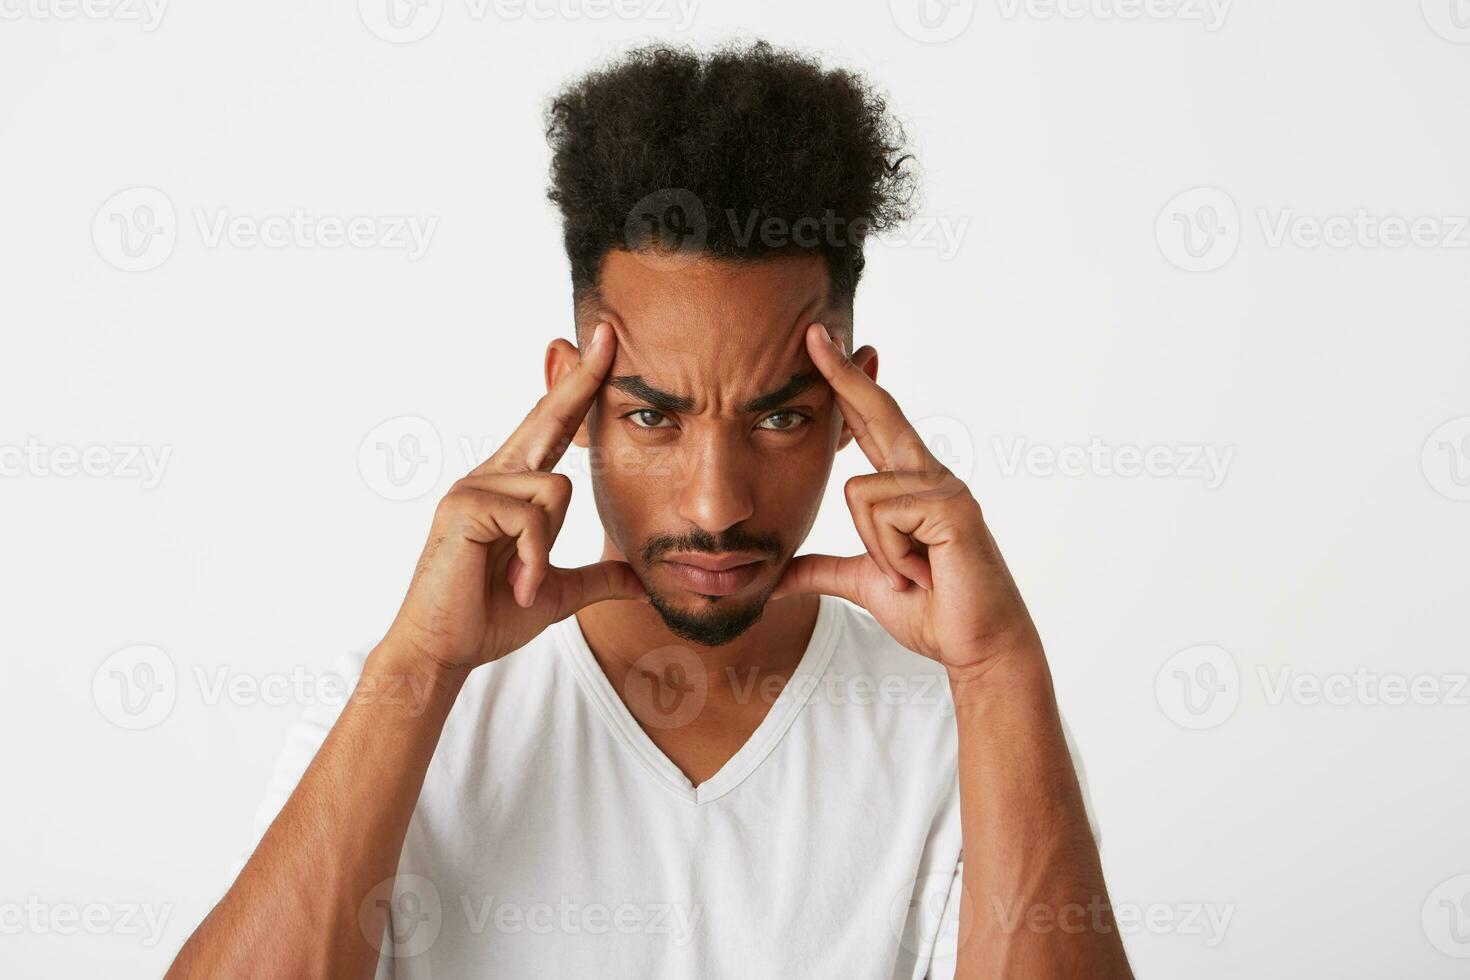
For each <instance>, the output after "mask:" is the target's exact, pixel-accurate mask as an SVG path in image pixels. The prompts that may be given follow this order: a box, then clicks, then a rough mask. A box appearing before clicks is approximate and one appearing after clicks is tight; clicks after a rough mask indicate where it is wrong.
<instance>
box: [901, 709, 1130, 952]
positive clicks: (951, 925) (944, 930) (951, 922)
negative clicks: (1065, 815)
mask: <svg viewBox="0 0 1470 980" xmlns="http://www.w3.org/2000/svg"><path fill="white" fill-rule="evenodd" d="M1062 737H1063V738H1064V739H1065V740H1066V743H1067V754H1068V755H1070V756H1071V757H1072V768H1073V769H1075V770H1077V785H1078V786H1079V787H1080V788H1081V789H1082V808H1083V810H1085V811H1086V812H1087V825H1088V826H1089V827H1091V828H1092V839H1093V840H1094V841H1096V842H1097V846H1098V848H1099V850H1101V848H1102V830H1101V828H1100V827H1099V825H1098V821H1097V814H1096V813H1095V812H1094V811H1093V809H1092V794H1091V793H1090V792H1088V789H1087V773H1086V772H1084V771H1083V768H1082V754H1081V753H1080V752H1079V751H1078V750H1077V742H1076V740H1075V739H1073V737H1072V729H1071V728H1070V727H1069V726H1068V725H1067V719H1066V718H1063V719H1062ZM964 875H965V858H964V852H961V853H960V860H959V861H958V862H957V863H956V864H955V869H954V878H953V880H951V882H950V886H949V898H948V899H947V900H946V902H945V907H944V918H943V919H942V923H943V924H942V927H941V928H940V930H939V935H938V937H937V938H936V939H935V941H934V952H933V954H932V956H931V957H930V960H929V971H928V972H927V973H925V974H924V976H925V978H926V980H954V971H955V959H956V953H957V951H958V944H959V922H960V893H961V890H962V883H963V881H964Z"/></svg>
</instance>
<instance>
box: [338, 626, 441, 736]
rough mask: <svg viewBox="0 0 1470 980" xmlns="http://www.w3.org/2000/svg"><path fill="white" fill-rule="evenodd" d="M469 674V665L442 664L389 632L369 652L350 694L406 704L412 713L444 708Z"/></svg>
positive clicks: (384, 701)
mask: <svg viewBox="0 0 1470 980" xmlns="http://www.w3.org/2000/svg"><path fill="white" fill-rule="evenodd" d="M469 674H470V668H469V667H464V666H450V665H446V664H443V663H441V662H439V661H438V660H435V659H434V658H433V657H429V656H425V655H424V654H423V652H422V651H420V650H419V649H417V648H416V647H413V646H412V645H410V644H405V643H403V642H402V641H400V640H399V639H398V638H396V637H394V636H393V635H391V634H390V635H388V636H385V637H384V638H383V640H382V641H381V642H380V643H379V644H378V645H377V646H376V647H374V648H373V651H372V653H371V654H369V655H368V658H367V661H366V663H364V665H363V671H362V676H361V677H360V678H359V679H358V683H357V689H356V691H355V692H354V695H353V696H354V698H377V699H378V700H380V701H381V702H383V703H387V704H406V705H408V706H409V707H410V708H411V709H412V710H411V712H410V713H411V714H413V715H415V716H416V715H419V714H422V713H423V712H424V711H425V710H427V709H429V708H434V707H437V708H440V709H442V710H444V711H447V710H448V709H449V707H450V706H451V705H453V703H454V701H455V699H456V698H457V697H458V696H459V691H460V688H462V687H463V686H464V683H465V681H466V680H467V679H468V678H469Z"/></svg>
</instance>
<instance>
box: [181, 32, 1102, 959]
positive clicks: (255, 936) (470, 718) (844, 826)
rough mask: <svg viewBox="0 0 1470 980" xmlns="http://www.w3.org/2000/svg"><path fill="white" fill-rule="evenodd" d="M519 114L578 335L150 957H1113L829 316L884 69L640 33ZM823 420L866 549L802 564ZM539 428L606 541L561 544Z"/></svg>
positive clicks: (988, 639) (990, 609)
mask: <svg viewBox="0 0 1470 980" xmlns="http://www.w3.org/2000/svg"><path fill="white" fill-rule="evenodd" d="M549 135H550V138H551V141H552V145H553V150H554V156H553V166H552V170H553V188H552V192H551V197H552V199H553V200H554V201H556V202H557V203H558V204H559V205H560V207H561V210H562V215H563V220H564V226H565V242H566V248H567V253H568V256H569V258H570V260H571V267H572V285H573V298H574V305H575V311H576V326H577V337H578V344H577V345H576V346H575V347H574V346H573V345H572V344H570V343H568V342H567V341H564V340H556V341H553V342H552V343H551V345H550V347H549V349H548V351H547V356H546V364H545V371H546V382H547V388H548V391H547V394H546V395H545V397H543V398H542V399H541V400H540V402H539V403H538V404H537V405H536V407H535V409H534V410H533V411H532V412H531V413H530V414H529V415H528V416H527V417H526V419H525V420H524V421H523V422H522V423H521V424H520V426H519V427H518V428H517V429H516V430H515V432H514V433H513V434H512V435H511V436H510V437H509V438H508V439H507V440H506V442H505V443H504V445H502V446H501V447H500V449H499V450H498V451H497V452H496V453H495V454H494V455H493V456H492V457H490V458H489V459H488V460H486V461H485V462H484V463H482V464H481V465H480V466H479V467H477V468H476V469H475V470H474V471H473V472H471V473H470V474H469V475H467V476H465V477H464V478H463V479H461V480H459V481H458V482H457V483H455V485H454V487H453V488H452V489H451V490H450V492H449V493H448V494H447V495H446V496H445V497H444V499H443V501H442V502H441V503H440V504H439V507H438V509H437V511H436V513H435V516H434V521H433V526H432V528H431V530H430V533H429V539H428V543H427V545H426V546H425V548H424V552H423V556H422V558H421V559H420V561H419V564H418V567H417V569H416V571H415V573H414V575H413V579H412V583H411V584H410V586H409V589H408V594H407V596H406V598H405V600H404V602H403V605H402V608H401V609H400V610H399V612H398V615H397V617H396V618H395V620H394V622H393V624H392V626H391V627H390V629H389V630H388V632H387V634H386V635H385V636H384V638H383V640H382V641H381V643H379V644H378V645H377V646H376V647H375V648H374V649H373V650H372V652H371V654H370V655H369V656H368V657H367V658H366V660H365V662H364V663H362V664H361V665H360V667H358V666H353V667H351V668H350V669H349V673H351V674H353V675H356V676H355V680H356V688H355V691H354V696H353V697H352V698H351V699H350V700H348V702H347V703H346V704H345V706H344V707H343V708H342V709H341V710H340V712H339V713H337V714H335V715H329V716H326V717H317V718H315V719H314V721H315V723H314V724H309V725H307V726H305V727H303V728H302V729H299V730H298V732H297V733H296V735H295V736H294V741H293V744H292V747H291V748H290V749H289V750H288V756H287V761H283V765H282V770H281V774H280V776H279V779H278V787H277V788H278V791H279V792H280V793H281V794H282V795H285V794H286V793H287V792H289V799H287V800H285V802H284V805H283V806H281V807H280V809H279V813H278V814H276V815H275V818H274V820H273V821H272V822H271V823H270V825H269V828H268V829H267V830H266V831H265V833H264V836H263V838H262V839H261V841H260V843H259V845H258V847H257V848H256V849H255V851H254V853H253V854H252V855H251V857H250V859H249V861H248V862H247V863H246V864H245V865H244V867H243V869H242V870H241V872H240V874H239V876H238V878H237V879H236V881H235V883H234V885H233V887H231V888H230V890H229V891H228V893H227V894H226V895H225V896H224V897H223V898H222V899H221V901H220V902H219V904H218V905H217V906H216V907H215V908H214V910H213V911H212V912H211V913H210V914H209V916H208V917H207V918H206V919H205V920H204V922H203V923H202V924H201V925H200V926H199V928H198V930H197V931H196V932H195V933H194V935H193V936H192V937H191V938H190V939H189V941H188V942H187V943H186V944H185V946H184V948H183V950H182V951H181V952H180V954H179V956H178V959H177V961H176V962H175V963H174V966H173V969H172V970H171V971H170V973H171V975H172V976H242V975H249V976H293V977H296V976H303V975H322V976H334V977H340V976H368V975H371V974H372V973H373V972H374V970H375V969H376V970H377V971H378V973H379V974H380V975H383V976H396V977H414V978H417V977H439V978H444V977H459V976H476V977H483V976H506V977H574V976H576V977H580V976H592V975H597V976H606V977H630V978H633V977H636V978H645V977H670V978H675V977H679V978H682V977H753V978H771V977H842V978H847V977H906V978H916V977H923V976H932V977H939V976H945V977H948V976H961V977H1000V976H1004V977H1103V978H1111V977H1126V976H1129V975H1130V974H1129V970H1128V965H1127V962H1126V959H1125V957H1124V953H1123V948H1122V944H1121V942H1120V940H1119V938H1118V934H1117V931H1116V929H1115V928H1114V925H1113V922H1112V919H1111V917H1110V915H1109V913H1108V911H1107V895H1106V890H1105V887H1104V883H1103V877H1102V872H1101V868H1100V864H1099V860H1098V854H1097V848H1096V845H1095V842H1094V835H1093V833H1092V831H1091V830H1090V828H1089V823H1088V815H1087V813H1086V809H1085V802H1084V792H1083V790H1082V788H1081V785H1080V784H1079V780H1078V777H1077V775H1076V773H1075V771H1074V766H1073V761H1072V759H1071V757H1070V754H1069V746H1068V744H1067V739H1066V736H1065V734H1064V730H1063V727H1062V723H1061V719H1060V715H1059V713H1058V710H1057V706H1056V701H1055V698H1054V696H1053V693H1052V686H1051V679H1050V675H1049V673H1048V669H1047V665H1046V661H1045V658H1044V655H1043V652H1042V646H1041V642H1040V640H1039V637H1038V634H1037V631H1036V629H1035V627H1034V626H1033V624H1032V622H1031V619H1030V617H1029V615H1028V614H1027V611H1026V608H1025V606H1024V605H1023V603H1022V601H1021V598H1020V595H1019V594H1018V592H1017V590H1016V587H1015V584H1014V583H1013V582H1012V580H1011V577H1010V575H1009V573H1008V572H1007V570H1006V566H1005V563H1004V561H1003V560H1002V559H1001V556H1000V553H999V551H998V550H997V548H996V545H995V542H994V540H993V539H992V538H991V536H990V534H989V532H988V531H987V530H986V526H985V523H984V520H983V518H982V516H981V510H980V507H979V505H978V504H977V503H976V501H975V498H974V497H973V496H972V494H971V493H970V490H969V489H968V487H966V486H965V485H964V483H962V482H961V481H959V480H958V479H956V478H955V477H954V475H953V474H951V473H950V472H948V471H947V470H946V469H945V468H944V467H943V466H942V465H940V464H939V462H938V461H937V460H936V459H935V458H934V456H933V455H932V454H931V453H930V452H929V451H928V449H927V448H926V447H925V446H924V444H923V443H922V441H921V440H920V439H919V438H918V436H917V434H916V433H915V431H914V429H913V427H912V426H911V425H910V424H909V422H908V421H907V420H906V419H905V417H904V414H903V412H902V410H901V409H900V408H899V406H898V405H897V404H896V402H895V401H894V400H893V398H892V397H891V396H890V395H888V394H887V393H886V392H885V391H883V389H881V388H880V387H879V386H878V385H877V383H876V378H877V368H878V359H877V353H876V351H874V349H873V348H872V347H863V348H861V349H858V350H856V351H854V350H853V346H852V344H853V335H854V327H853V319H854V317H853V295H854V290H855V288H856V285H857V281H858V278H859V276H860V273H861V271H862V267H863V262H862V240H863V236H864V235H865V234H867V233H869V232H871V231H873V230H878V229H881V228H884V227H888V226H890V225H891V224H893V223H894V222H895V221H898V220H900V219H902V218H903V217H904V215H905V210H906V203H907V194H908V192H909V190H910V183H911V178H910V173H909V171H908V170H907V168H906V166H905V164H906V163H907V158H906V157H903V156H901V155H900V153H899V146H900V141H899V138H898V130H897V127H896V125H895V124H894V123H893V122H892V121H891V120H890V119H889V118H888V117H887V115H886V113H885V109H884V106H883V103H882V101H881V100H880V99H878V98H876V97H875V96H874V95H873V94H872V92H871V91H870V90H869V89H868V88H867V87H866V85H865V84H864V83H863V82H862V81H861V80H860V79H858V78H856V77H854V76H852V75H850V74H847V73H843V72H836V71H827V70H824V69H822V68H821V67H820V66H818V65H816V64H814V63H812V62H810V61H808V60H807V59H805V58H803V57H800V56H797V55H793V54H789V53H783V52H779V51H776V50H774V49H772V48H770V47H769V46H767V45H764V44H756V45H753V46H750V47H747V48H730V49H726V50H723V51H719V52H716V53H714V54H712V55H706V56H702V57H701V56H698V55H695V54H692V53H688V52H684V51H680V50H676V49H668V48H662V47H653V48H647V49H643V50H640V51H636V52H634V53H632V54H630V55H628V56H626V57H625V58H623V59H622V60H620V61H619V62H617V63H615V64H614V65H612V66H610V67H608V68H606V69H604V70H602V71H599V72H594V73H592V74H590V75H588V76H587V77H585V78H583V79H581V80H580V81H578V82H577V83H575V84H574V85H572V86H571V87H569V88H568V89H567V90H566V91H565V92H563V93H562V95H561V96H560V97H558V98H557V99H556V100H555V101H554V102H553V104H552V108H551V112H550V128H549ZM850 441H855V442H856V443H857V444H858V446H859V447H860V449H861V451H862V452H863V453H864V454H865V455H866V456H867V458H868V459H869V460H870V461H871V462H872V465H873V469H874V472H872V473H871V474H865V475H862V476H860V477H858V478H856V479H854V480H851V481H849V482H848V484H847V487H846V491H847V494H846V496H847V503H848V505H849V508H850V510H851V513H852V518H853V521H854V524H855V526H856V529H857V531H858V533H859V535H860V537H861V539H862V541H863V543H864V545H865V546H866V548H867V553H866V554H863V555H859V556H854V557H848V558H837V557H831V556H820V555H801V556H799V557H798V556H797V549H798V547H799V546H800V545H801V543H802V542H803V540H804V539H805V538H806V535H807V533H808V531H809V530H810V529H811V527H812V524H813V521H814V520H815V518H816V514H817V509H818V506H819V504H820V502H821V500H822V497H823V493H824V491H825V489H826V486H827V482H828V479H829V476H830V474H831V467H832V462H833V456H834V454H835V453H836V452H837V451H838V450H839V449H841V448H842V447H844V446H846V445H847V444H848V443H849V442H850ZM571 442H575V443H576V444H577V445H578V446H580V447H584V448H586V449H587V450H588V452H589V459H590V460H592V462H593V474H592V487H593V493H594V497H595V500H596V505H597V509H598V513H599V515H600V517H601V520H602V523H603V526H604V528H605V531H606V536H605V540H604V543H603V549H602V560H601V561H598V562H595V563H593V564H590V565H585V566H582V567H578V568H571V569H566V568H558V567H553V566H551V564H550V562H549V552H550V548H551V545H552V543H553V541H554V540H555V538H556V536H557V534H558V532H559V531H560V528H561V525H562V521H563V517H564V515H565V513H566V509H567V505H568V500H569V496H570V493H571V486H572V484H571V481H570V480H568V479H567V478H566V477H565V476H564V475H562V474H557V473H554V472H552V470H553V467H554V466H555V465H556V463H557V462H558V460H559V459H560V458H561V457H562V455H563V453H564V452H565V450H566V449H567V447H568V445H569V444H570V443H571ZM292 753H294V754H295V757H296V758H299V759H302V760H304V759H305V758H308V757H309V758H310V759H311V761H310V765H309V766H303V765H301V764H299V763H292V762H290V761H289V760H290V759H291V758H292ZM302 768H304V772H302V771H301V769H302Z"/></svg>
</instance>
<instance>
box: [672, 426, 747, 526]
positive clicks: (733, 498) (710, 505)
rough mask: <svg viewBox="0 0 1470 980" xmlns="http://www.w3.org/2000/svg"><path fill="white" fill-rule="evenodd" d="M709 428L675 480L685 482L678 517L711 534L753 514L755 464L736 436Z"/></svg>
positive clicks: (691, 447) (694, 446) (691, 446)
mask: <svg viewBox="0 0 1470 980" xmlns="http://www.w3.org/2000/svg"><path fill="white" fill-rule="evenodd" d="M719 428H722V427H711V429H712V430H715V431H709V432H708V433H707V434H706V435H705V436H704V438H703V439H702V440H701V441H700V442H699V443H698V444H696V445H690V446H689V447H688V452H689V455H688V457H686V464H685V466H684V467H683V468H682V472H681V473H680V474H678V476H677V477H676V478H681V479H683V480H684V486H683V487H682V488H681V489H680V494H679V516H680V517H682V518H683V519H684V520H686V521H689V522H690V523H692V524H697V525H698V526H699V527H701V528H703V529H704V530H706V531H709V532H710V533H711V534H719V533H721V532H722V531H724V530H725V529H726V528H729V527H732V526H733V525H736V524H739V523H740V522H741V521H743V520H745V519H746V518H748V517H750V516H751V515H752V514H753V513H754V512H755V499H754V495H753V494H752V493H751V486H750V481H751V480H752V478H753V477H754V476H755V473H754V470H755V469H756V461H755V460H753V459H749V458H747V454H746V453H745V452H744V450H743V447H742V445H741V441H740V439H739V437H738V435H735V434H733V433H724V432H720V431H717V430H718V429H719Z"/></svg>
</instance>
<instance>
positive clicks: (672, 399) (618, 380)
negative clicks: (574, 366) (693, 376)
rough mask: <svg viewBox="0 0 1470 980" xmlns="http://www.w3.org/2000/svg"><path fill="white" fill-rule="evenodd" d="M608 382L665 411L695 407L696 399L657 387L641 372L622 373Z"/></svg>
mask: <svg viewBox="0 0 1470 980" xmlns="http://www.w3.org/2000/svg"><path fill="white" fill-rule="evenodd" d="M607 383H608V384H610V385H612V386H613V387H614V388H617V389H618V390H619V391H622V392H625V393H627V394H629V395H632V396H633V397H634V398H636V399H638V400H639V401H644V402H647V403H648V404H650V405H652V406H653V407H654V408H657V409H659V410H660V411H664V412H687V411H689V410H690V409H691V408H693V407H694V399H693V398H690V397H689V396H688V395H675V394H672V393H671V392H667V391H664V390H662V389H660V388H655V387H654V386H653V385H651V384H649V383H648V382H647V381H644V380H643V376H642V375H641V374H620V375H617V376H616V377H613V378H610V379H608V382H607Z"/></svg>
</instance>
